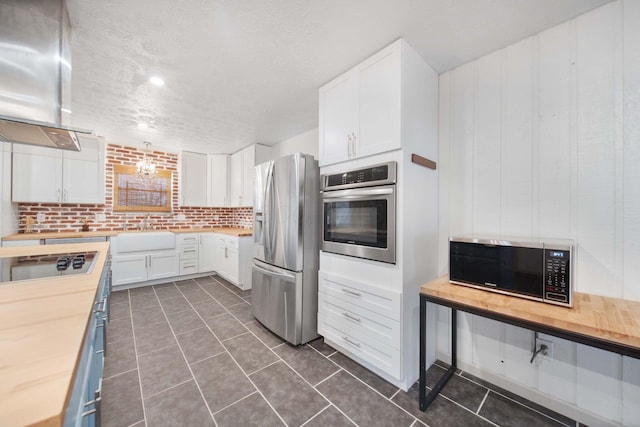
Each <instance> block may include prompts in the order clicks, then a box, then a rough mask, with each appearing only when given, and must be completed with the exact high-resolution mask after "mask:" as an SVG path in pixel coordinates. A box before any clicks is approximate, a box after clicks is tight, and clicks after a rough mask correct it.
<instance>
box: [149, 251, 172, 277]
mask: <svg viewBox="0 0 640 427" xmlns="http://www.w3.org/2000/svg"><path fill="white" fill-rule="evenodd" d="M179 271H180V262H179V260H178V253H177V252H171V253H160V254H151V255H149V271H148V277H147V280H154V279H164V278H165V277H174V276H177V275H178V274H179Z"/></svg>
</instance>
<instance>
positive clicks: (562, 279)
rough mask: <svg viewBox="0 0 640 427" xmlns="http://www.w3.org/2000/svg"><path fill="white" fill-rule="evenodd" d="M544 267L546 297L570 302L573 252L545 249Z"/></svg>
mask: <svg viewBox="0 0 640 427" xmlns="http://www.w3.org/2000/svg"><path fill="white" fill-rule="evenodd" d="M544 268H545V278H544V281H545V283H544V298H545V299H547V300H550V301H557V302H562V303H570V302H571V301H570V299H571V252H569V251H567V250H557V249H545V251H544Z"/></svg>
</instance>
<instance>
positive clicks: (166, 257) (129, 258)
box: [112, 251, 180, 286]
mask: <svg viewBox="0 0 640 427" xmlns="http://www.w3.org/2000/svg"><path fill="white" fill-rule="evenodd" d="M179 268H180V263H179V256H178V252H176V251H171V252H160V253H148V252H141V253H134V254H128V255H118V256H114V257H113V260H112V269H113V286H122V285H130V284H132V283H139V282H146V281H147V280H156V279H164V278H167V277H174V276H178V275H179Z"/></svg>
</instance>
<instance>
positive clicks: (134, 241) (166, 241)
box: [117, 231, 176, 254]
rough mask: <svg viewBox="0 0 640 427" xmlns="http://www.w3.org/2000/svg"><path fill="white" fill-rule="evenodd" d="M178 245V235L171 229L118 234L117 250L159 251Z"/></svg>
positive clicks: (124, 251)
mask: <svg viewBox="0 0 640 427" xmlns="http://www.w3.org/2000/svg"><path fill="white" fill-rule="evenodd" d="M175 247H176V235H175V234H173V233H172V232H170V231H147V232H130V233H120V234H118V242H117V252H118V253H119V254H121V253H126V252H139V251H157V250H162V249H173V248H175Z"/></svg>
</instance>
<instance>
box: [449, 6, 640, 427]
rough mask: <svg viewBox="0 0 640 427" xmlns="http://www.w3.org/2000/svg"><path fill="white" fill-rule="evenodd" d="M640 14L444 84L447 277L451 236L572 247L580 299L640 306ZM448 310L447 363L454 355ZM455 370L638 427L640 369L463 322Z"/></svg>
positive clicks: (492, 58) (586, 27)
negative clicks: (540, 353) (485, 375)
mask: <svg viewBox="0 0 640 427" xmlns="http://www.w3.org/2000/svg"><path fill="white" fill-rule="evenodd" d="M639 23H640V2H639V1H634V0H624V1H617V2H614V3H610V4H607V5H605V6H603V7H601V8H599V9H596V10H594V11H592V12H589V13H587V14H584V15H582V16H579V17H578V18H576V19H574V20H571V21H568V22H566V23H563V24H561V25H558V26H556V27H554V28H551V29H549V30H547V31H545V32H543V33H540V34H538V35H537V36H534V37H531V38H528V39H525V40H522V41H521V42H518V43H516V44H514V45H511V46H509V47H507V48H505V49H502V50H500V51H498V52H494V53H492V54H490V55H487V56H484V57H482V58H479V59H478V60H475V61H473V62H471V63H468V64H466V65H463V66H461V67H459V68H457V69H454V70H452V71H450V72H447V73H445V74H442V75H441V76H440V136H439V139H440V164H439V168H440V196H439V202H440V215H439V222H440V231H439V242H440V243H439V248H440V250H439V258H440V259H439V266H440V273H441V274H446V273H448V244H447V238H448V237H449V236H450V235H457V234H467V233H480V234H493V235H503V236H505V235H509V236H512V235H516V236H522V237H524V238H538V237H542V238H544V237H555V238H570V239H573V240H574V241H575V242H576V263H575V267H576V268H575V276H574V283H575V290H576V291H578V292H586V293H593V294H599V295H606V296H612V297H618V298H625V299H631V300H640V262H639V261H640V24H639ZM448 317H449V315H448V312H447V311H446V310H445V309H439V313H438V319H439V327H438V349H437V350H438V352H439V353H441V354H448V352H449V338H448V336H449V323H448ZM459 324H460V325H461V326H460V328H461V331H460V334H459V337H460V342H459V349H460V350H459V359H460V360H461V361H463V362H464V363H467V364H469V365H471V366H474V367H477V368H478V369H482V370H484V371H486V372H489V373H491V374H493V375H496V376H498V377H502V378H504V379H505V380H506V381H511V382H513V383H514V384H518V385H519V386H524V387H525V388H528V389H531V390H534V391H539V392H541V393H542V394H543V395H544V396H547V397H555V398H557V399H560V400H561V401H564V402H565V403H566V404H567V405H569V407H572V408H575V409H576V410H579V411H585V412H589V413H592V414H595V415H597V416H600V417H603V418H605V419H607V420H610V421H612V422H615V423H623V424H624V425H635V426H638V425H640V375H639V373H640V361H639V360H636V359H629V358H623V357H621V356H618V355H616V354H612V353H608V352H605V351H602V350H596V349H593V348H589V347H585V346H582V345H576V344H574V343H571V342H567V341H563V340H560V339H558V338H554V337H548V338H549V339H551V340H552V341H553V343H554V353H555V354H554V356H555V358H554V359H555V360H553V361H547V360H544V361H539V362H538V363H537V364H533V365H530V364H529V360H528V359H529V357H530V348H531V345H532V341H533V335H532V333H531V332H529V331H527V330H523V329H520V328H515V327H511V326H506V325H504V324H499V323H497V322H494V321H490V320H486V319H480V318H476V317H474V316H470V315H462V318H461V321H460V323H459Z"/></svg>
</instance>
